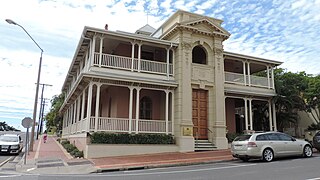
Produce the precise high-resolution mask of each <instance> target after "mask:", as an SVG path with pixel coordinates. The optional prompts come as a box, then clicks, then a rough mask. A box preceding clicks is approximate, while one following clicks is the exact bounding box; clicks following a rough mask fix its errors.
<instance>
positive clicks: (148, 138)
mask: <svg viewBox="0 0 320 180" xmlns="http://www.w3.org/2000/svg"><path fill="white" fill-rule="evenodd" d="M90 138H91V143H93V144H174V143H175V141H174V138H173V136H172V135H165V134H111V133H104V132H95V133H93V134H92V136H90Z"/></svg>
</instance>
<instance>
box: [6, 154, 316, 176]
mask: <svg viewBox="0 0 320 180" xmlns="http://www.w3.org/2000/svg"><path fill="white" fill-rule="evenodd" d="M319 167H320V154H319V153H315V154H314V156H313V157H312V158H299V157H297V158H286V159H279V160H275V161H274V162H271V163H265V162H262V161H259V160H257V161H250V162H242V161H238V160H236V161H231V162H220V163H211V164H202V165H193V166H180V167H168V168H155V169H143V170H131V171H117V172H104V173H98V174H89V175H30V174H26V175H10V174H1V173H0V178H1V179H2V180H11V179H12V180H22V179H23V180H29V179H30V180H32V179H39V180H42V179H43V180H55V179H63V180H73V179H77V180H88V179H93V180H104V179H108V180H109V179H110V180H120V179H121V180H126V179H130V180H135V179H136V180H150V179H152V180H157V179H158V180H163V179H170V180H182V179H193V180H194V179H211V180H220V179H221V180H229V179H230V180H233V179H236V180H251V179H252V180H255V179H259V180H273V179H275V180H278V179H281V180H319V179H320V171H319Z"/></svg>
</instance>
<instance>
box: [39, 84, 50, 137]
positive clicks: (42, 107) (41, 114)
mask: <svg viewBox="0 0 320 180" xmlns="http://www.w3.org/2000/svg"><path fill="white" fill-rule="evenodd" d="M40 85H41V86H42V92H41V101H40V112H39V121H38V129H37V139H39V134H40V133H41V130H42V129H40V123H41V121H42V120H41V117H43V112H44V105H42V104H43V92H44V87H45V86H52V85H50V84H41V83H40Z"/></svg>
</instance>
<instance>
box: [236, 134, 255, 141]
mask: <svg viewBox="0 0 320 180" xmlns="http://www.w3.org/2000/svg"><path fill="white" fill-rule="evenodd" d="M250 137H251V135H250V134H245V135H240V136H238V137H236V138H235V139H234V141H247V140H249V138H250Z"/></svg>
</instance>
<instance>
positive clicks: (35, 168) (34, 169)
mask: <svg viewBox="0 0 320 180" xmlns="http://www.w3.org/2000/svg"><path fill="white" fill-rule="evenodd" d="M35 169H36V168H30V169H27V172H29V171H32V170H35Z"/></svg>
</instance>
